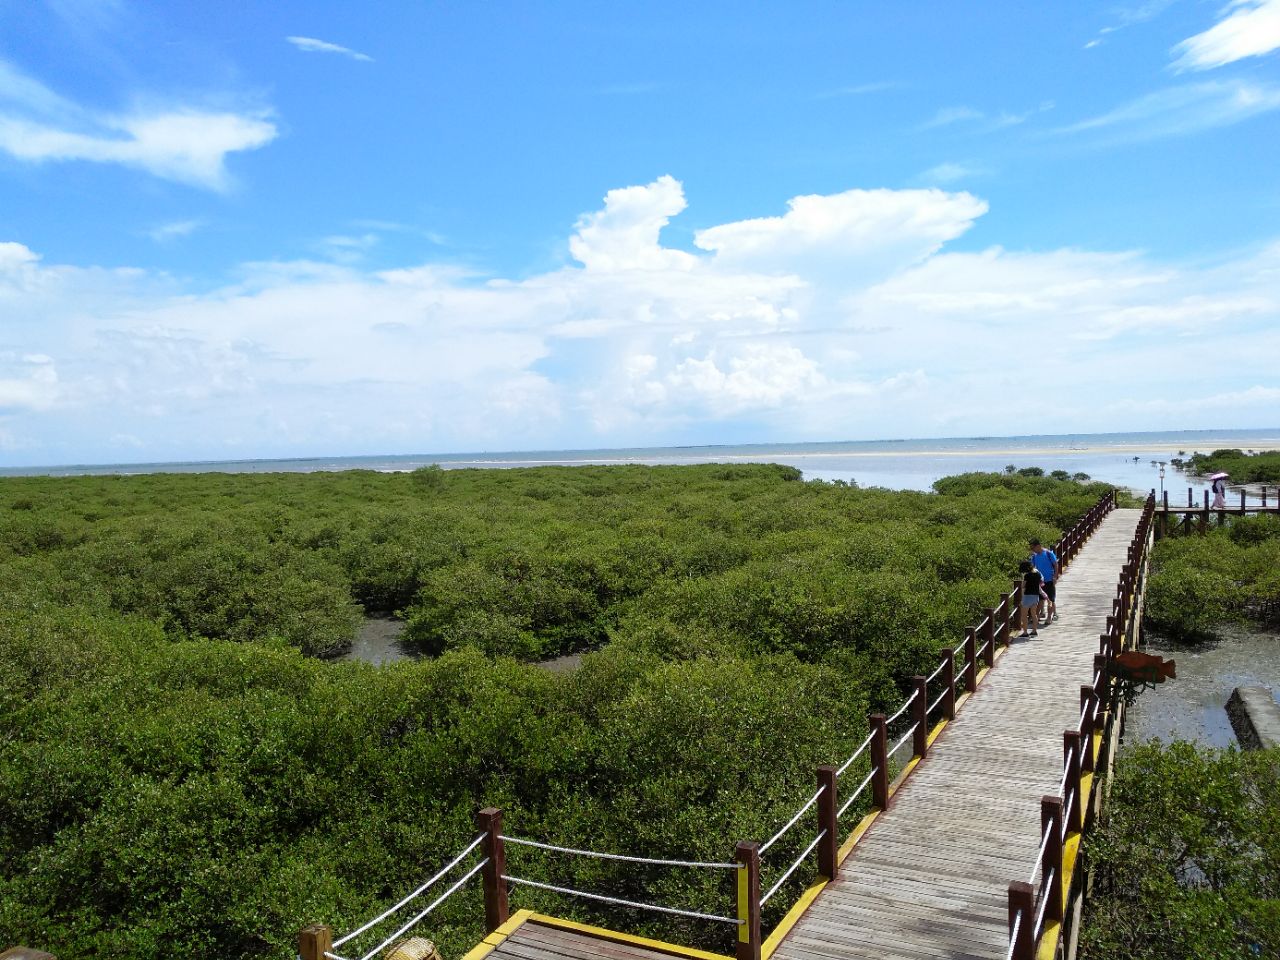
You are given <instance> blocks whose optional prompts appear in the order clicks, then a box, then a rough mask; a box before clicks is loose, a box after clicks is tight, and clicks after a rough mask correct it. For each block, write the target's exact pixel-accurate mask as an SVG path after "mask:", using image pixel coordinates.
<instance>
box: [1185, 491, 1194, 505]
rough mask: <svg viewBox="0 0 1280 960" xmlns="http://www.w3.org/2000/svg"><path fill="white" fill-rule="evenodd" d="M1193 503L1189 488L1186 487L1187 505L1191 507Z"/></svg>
mask: <svg viewBox="0 0 1280 960" xmlns="http://www.w3.org/2000/svg"><path fill="white" fill-rule="evenodd" d="M1194 505H1195V501H1194V500H1192V499H1191V488H1190V487H1187V506H1188V507H1191V506H1194Z"/></svg>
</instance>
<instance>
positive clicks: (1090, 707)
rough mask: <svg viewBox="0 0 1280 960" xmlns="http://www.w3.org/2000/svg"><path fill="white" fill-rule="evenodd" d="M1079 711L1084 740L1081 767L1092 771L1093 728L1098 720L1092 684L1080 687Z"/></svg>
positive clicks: (1089, 771)
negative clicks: (1082, 718)
mask: <svg viewBox="0 0 1280 960" xmlns="http://www.w3.org/2000/svg"><path fill="white" fill-rule="evenodd" d="M1080 712H1081V713H1082V714H1083V715H1084V722H1083V723H1081V724H1080V738H1081V740H1083V741H1084V757H1083V761H1082V765H1081V769H1082V770H1083V771H1084V772H1085V773H1093V729H1094V725H1095V724H1096V723H1097V722H1098V695H1097V694H1096V693H1095V692H1094V690H1093V684H1085V685H1084V686H1082V687H1081V688H1080Z"/></svg>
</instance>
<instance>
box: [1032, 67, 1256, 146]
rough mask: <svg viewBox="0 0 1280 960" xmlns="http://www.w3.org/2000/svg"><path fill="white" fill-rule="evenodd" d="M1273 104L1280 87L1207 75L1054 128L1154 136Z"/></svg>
mask: <svg viewBox="0 0 1280 960" xmlns="http://www.w3.org/2000/svg"><path fill="white" fill-rule="evenodd" d="M1277 108H1280V87H1276V86H1271V85H1268V84H1260V83H1251V82H1248V81H1245V80H1211V81H1202V82H1200V83H1189V84H1183V85H1182V86H1178V87H1169V88H1167V89H1165V90H1158V91H1156V92H1155V93H1150V94H1147V95H1146V96H1142V97H1139V98H1138V99H1136V100H1131V101H1129V102H1128V103H1125V104H1121V105H1120V106H1119V107H1116V108H1115V109H1114V110H1111V111H1110V112H1108V113H1104V114H1102V115H1100V116H1097V117H1091V118H1089V119H1087V120H1082V121H1080V122H1078V123H1074V124H1071V125H1070V126H1066V127H1060V128H1059V129H1058V130H1056V131H1054V132H1055V133H1058V134H1092V135H1096V136H1098V137H1101V138H1104V139H1107V138H1109V139H1113V140H1120V141H1129V140H1153V139H1157V138H1160V137H1173V136H1183V135H1186V134H1191V133H1199V132H1200V131H1203V130H1211V129H1214V128H1216V127H1225V126H1230V125H1231V124H1234V123H1240V122H1241V121H1243V120H1247V119H1249V118H1250V117H1254V116H1257V115H1259V114H1262V113H1267V112H1269V111H1271V110H1275V109H1277Z"/></svg>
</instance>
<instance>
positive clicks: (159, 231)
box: [147, 220, 204, 243]
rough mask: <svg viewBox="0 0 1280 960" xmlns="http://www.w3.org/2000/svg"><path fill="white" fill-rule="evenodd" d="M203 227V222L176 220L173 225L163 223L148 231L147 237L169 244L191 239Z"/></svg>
mask: <svg viewBox="0 0 1280 960" xmlns="http://www.w3.org/2000/svg"><path fill="white" fill-rule="evenodd" d="M202 226H204V221H203V220H175V221H174V222H172V223H161V224H158V225H157V226H154V227H152V228H151V229H150V230H148V231H147V236H148V237H150V238H151V239H152V240H154V241H155V242H156V243H169V242H170V241H173V240H177V239H179V238H181V237H189V236H190V235H191V234H193V233H195V232H196V231H197V230H199V229H200V228H201V227H202Z"/></svg>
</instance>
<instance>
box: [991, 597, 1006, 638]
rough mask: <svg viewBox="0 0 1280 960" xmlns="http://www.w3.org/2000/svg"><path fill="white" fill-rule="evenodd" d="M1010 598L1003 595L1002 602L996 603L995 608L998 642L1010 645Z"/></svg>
mask: <svg viewBox="0 0 1280 960" xmlns="http://www.w3.org/2000/svg"><path fill="white" fill-rule="evenodd" d="M1008 608H1009V598H1008V597H1007V596H1002V597H1001V598H1000V602H999V603H997V604H996V609H995V614H994V615H995V633H996V643H997V644H1003V645H1004V646H1006V647H1007V646H1008V645H1009V618H1008Z"/></svg>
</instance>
